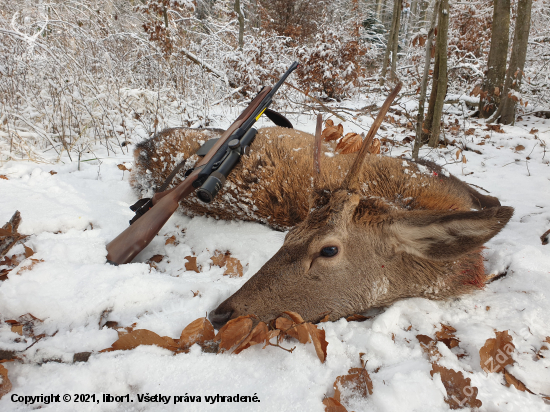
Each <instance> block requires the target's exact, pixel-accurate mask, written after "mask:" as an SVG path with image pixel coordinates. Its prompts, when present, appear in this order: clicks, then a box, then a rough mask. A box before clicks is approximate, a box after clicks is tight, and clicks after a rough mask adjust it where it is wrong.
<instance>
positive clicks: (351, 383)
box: [334, 368, 373, 402]
mask: <svg viewBox="0 0 550 412" xmlns="http://www.w3.org/2000/svg"><path fill="white" fill-rule="evenodd" d="M340 388H348V389H351V390H352V391H353V392H355V393H356V394H357V395H359V396H361V397H363V398H366V397H367V396H368V395H372V390H373V386H372V380H371V378H370V376H369V373H368V372H367V371H366V370H365V369H364V368H351V369H350V370H349V371H348V374H347V375H341V376H338V377H337V378H336V380H335V381H334V399H336V400H337V401H338V402H341V401H342V394H341V392H340Z"/></svg>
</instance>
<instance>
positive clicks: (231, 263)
mask: <svg viewBox="0 0 550 412" xmlns="http://www.w3.org/2000/svg"><path fill="white" fill-rule="evenodd" d="M225 262H226V263H225V265H226V269H225V272H223V275H224V276H229V277H232V278H237V277H242V276H243V265H242V264H241V262H240V260H239V259H237V258H234V257H227V258H226V260H225Z"/></svg>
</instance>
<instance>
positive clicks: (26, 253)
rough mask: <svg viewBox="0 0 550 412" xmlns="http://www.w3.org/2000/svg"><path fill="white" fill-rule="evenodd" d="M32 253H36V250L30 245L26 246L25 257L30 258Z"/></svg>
mask: <svg viewBox="0 0 550 412" xmlns="http://www.w3.org/2000/svg"><path fill="white" fill-rule="evenodd" d="M23 246H25V245H23ZM32 255H34V250H32V249H31V248H30V247H28V246H25V257H26V258H30V257H31V256H32Z"/></svg>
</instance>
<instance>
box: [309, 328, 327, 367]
mask: <svg viewBox="0 0 550 412" xmlns="http://www.w3.org/2000/svg"><path fill="white" fill-rule="evenodd" d="M305 326H306V327H307V331H308V332H309V336H310V337H311V340H312V341H313V346H315V352H316V353H317V357H318V358H319V360H320V361H321V363H324V362H325V360H326V359H327V346H328V342H327V340H326V339H325V331H324V330H323V329H319V328H317V326H315V325H314V324H312V323H306V325H305Z"/></svg>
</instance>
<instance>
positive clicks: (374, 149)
mask: <svg viewBox="0 0 550 412" xmlns="http://www.w3.org/2000/svg"><path fill="white" fill-rule="evenodd" d="M369 152H370V154H380V139H374V140H373V141H372V143H371V145H370V147H369Z"/></svg>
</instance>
